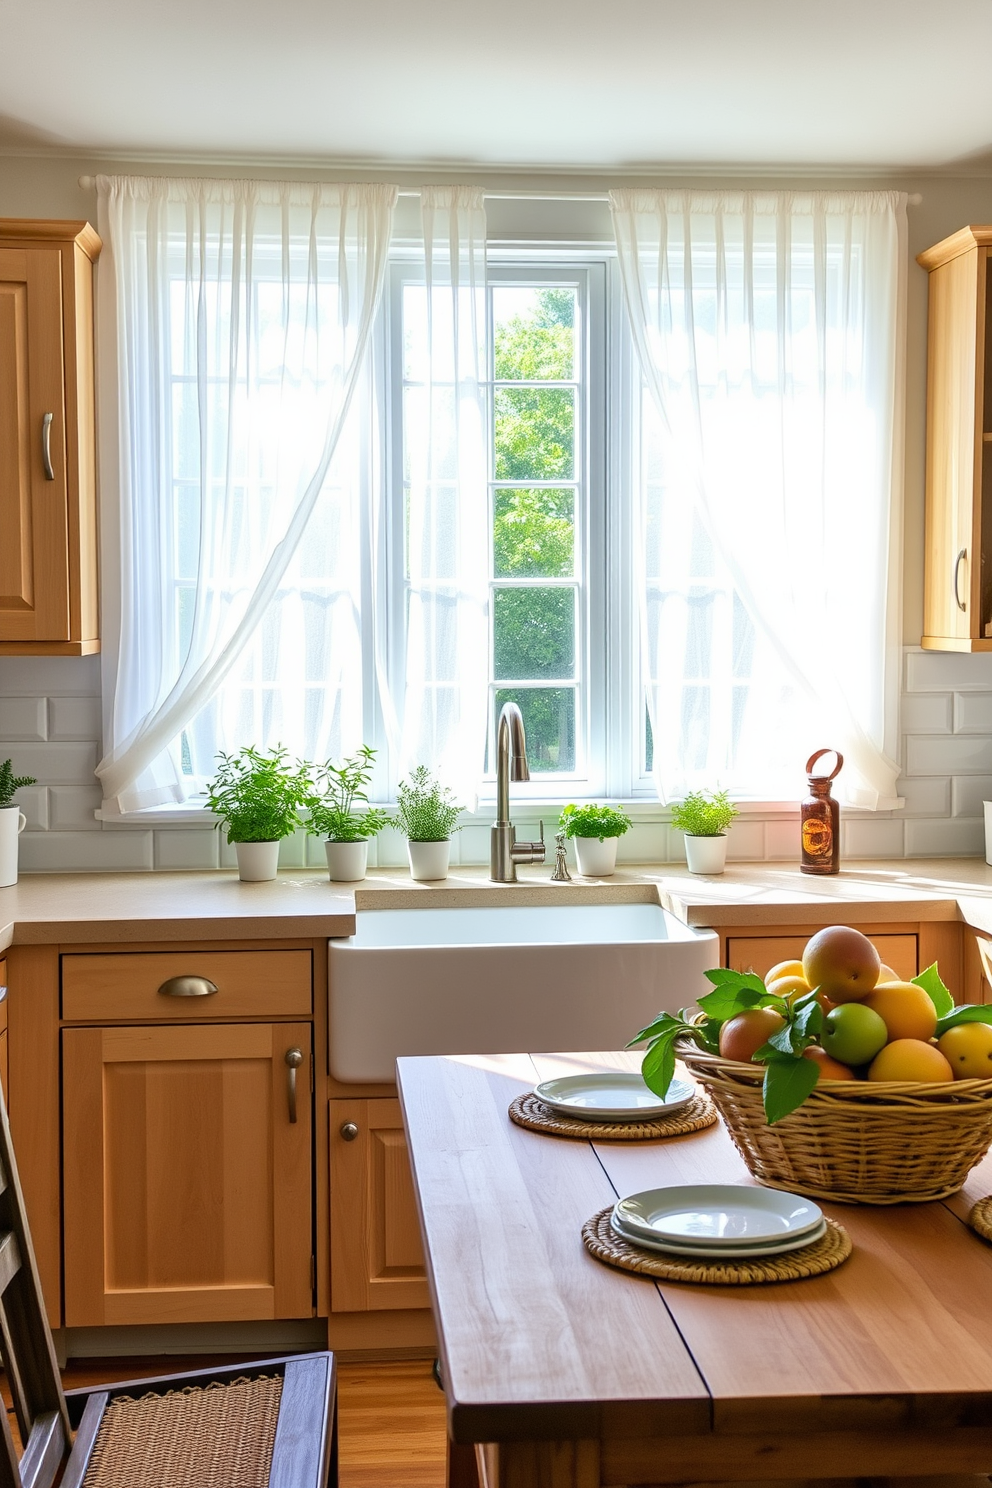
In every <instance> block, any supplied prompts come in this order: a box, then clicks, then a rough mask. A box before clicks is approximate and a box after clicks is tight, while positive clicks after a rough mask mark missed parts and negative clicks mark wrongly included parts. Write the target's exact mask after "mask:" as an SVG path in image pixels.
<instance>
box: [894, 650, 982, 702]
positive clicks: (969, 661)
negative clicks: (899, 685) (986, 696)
mask: <svg viewBox="0 0 992 1488" xmlns="http://www.w3.org/2000/svg"><path fill="white" fill-rule="evenodd" d="M906 691H907V692H992V652H988V651H978V652H976V653H975V654H974V655H971V654H969V653H967V652H961V651H909V652H908V653H907V655H906Z"/></svg>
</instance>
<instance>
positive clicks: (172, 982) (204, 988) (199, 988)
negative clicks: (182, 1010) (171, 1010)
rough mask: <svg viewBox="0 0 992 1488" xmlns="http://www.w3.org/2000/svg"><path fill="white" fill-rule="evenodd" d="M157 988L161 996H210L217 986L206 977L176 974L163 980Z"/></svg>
mask: <svg viewBox="0 0 992 1488" xmlns="http://www.w3.org/2000/svg"><path fill="white" fill-rule="evenodd" d="M158 990H159V995H160V996H161V997H212V996H213V995H214V993H215V992H216V991H217V987H216V985H215V983H214V982H208V981H207V979H206V977H201V976H177V977H170V978H169V980H168V981H167V982H163V983H162V985H161V987H159V989H158Z"/></svg>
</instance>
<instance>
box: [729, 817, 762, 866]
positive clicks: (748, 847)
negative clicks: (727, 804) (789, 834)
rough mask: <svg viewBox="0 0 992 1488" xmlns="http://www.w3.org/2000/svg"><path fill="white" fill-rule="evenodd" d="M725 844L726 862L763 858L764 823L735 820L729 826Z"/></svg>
mask: <svg viewBox="0 0 992 1488" xmlns="http://www.w3.org/2000/svg"><path fill="white" fill-rule="evenodd" d="M727 835H728V838H729V840H728V842H727V860H728V862H733V861H736V862H747V861H749V860H754V859H759V860H760V859H761V858H763V857H764V856H765V823H764V822H763V821H748V820H746V819H745V820H743V821H742V820H741V818H740V817H738V818H737V820H736V821H735V822H733V823H732V824H731V827H730V831H729V833H728V834H727Z"/></svg>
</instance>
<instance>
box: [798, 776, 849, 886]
mask: <svg viewBox="0 0 992 1488" xmlns="http://www.w3.org/2000/svg"><path fill="white" fill-rule="evenodd" d="M825 754H832V755H835V756H836V759H837V763H836V765H835V766H834V768H833V769H832V770H831V771H830V774H829V775H822V774H821V775H814V774H813V766H814V765H815V764H816V762H817V760H820V759H822V758H823V756H824V755H825ZM843 764H844V756H843V755H842V754H840V753H839V752H838V751H837V750H836V749H818V750H817V751H816V753H815V754H811V755H810V757H809V759H808V760H807V761H806V778H807V780H808V782H809V795H808V796H807V797H806V799H805V800H804V801H802V802H801V804H800V808H799V822H800V831H801V852H802V856H801V858H800V862H799V867H800V869H801V870H802V872H803V873H839V872H840V806H839V805H838V803H837V802H836V801H835V800H834V798H833V796H832V795H831V794H830V782H831V781H832V780H835V779H836V778H837V776H838V775H839V774H840V771H841V768H842V766H843Z"/></svg>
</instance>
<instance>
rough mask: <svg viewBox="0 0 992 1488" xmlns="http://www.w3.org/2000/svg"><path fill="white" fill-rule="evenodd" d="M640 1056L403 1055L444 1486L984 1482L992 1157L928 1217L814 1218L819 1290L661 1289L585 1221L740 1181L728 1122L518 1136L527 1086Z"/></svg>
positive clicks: (991, 1351) (835, 1209)
mask: <svg viewBox="0 0 992 1488" xmlns="http://www.w3.org/2000/svg"><path fill="white" fill-rule="evenodd" d="M638 1067H639V1056H637V1055H636V1054H627V1053H621V1054H585V1055H583V1054H533V1055H530V1054H520V1055H506V1056H479V1057H475V1056H464V1057H447V1058H440V1057H438V1058H406V1059H400V1060H399V1061H398V1079H399V1087H400V1096H401V1100H402V1104H403V1113H404V1121H405V1124H406V1131H407V1137H408V1141H409V1146H410V1157H411V1163H412V1169H413V1177H414V1186H415V1190H416V1195H417V1202H418V1205H419V1210H420V1218H421V1225H422V1231H423V1240H424V1249H425V1254H426V1259H427V1269H428V1275H429V1280H430V1287H431V1296H432V1300H433V1307H434V1317H435V1321H436V1324H437V1332H438V1339H439V1352H440V1363H441V1371H442V1376H443V1380H444V1389H445V1393H446V1397H447V1418H448V1435H449V1442H450V1455H449V1481H450V1483H451V1484H452V1485H453V1488H454V1485H459V1488H460V1485H462V1484H465V1483H469V1482H472V1481H474V1480H477V1481H481V1482H482V1483H483V1484H484V1485H485V1488H601V1485H609V1488H616V1485H635V1484H636V1485H644V1484H654V1483H657V1484H662V1483H679V1482H733V1481H747V1482H754V1481H759V1480H768V1481H771V1480H782V1479H806V1480H809V1479H824V1478H865V1477H891V1476H899V1477H926V1476H935V1475H943V1474H979V1473H982V1474H984V1473H990V1472H992V1245H989V1244H987V1243H986V1242H985V1241H983V1240H982V1239H980V1238H979V1237H978V1236H977V1235H976V1234H975V1233H974V1232H973V1231H972V1230H970V1229H969V1228H968V1226H967V1223H966V1221H967V1217H968V1214H969V1212H970V1209H971V1206H972V1204H973V1203H974V1202H975V1200H976V1199H978V1198H980V1197H984V1196H985V1195H986V1194H988V1193H992V1160H990V1159H988V1158H986V1159H985V1161H984V1162H983V1163H982V1164H980V1165H979V1166H978V1167H976V1168H975V1169H974V1170H973V1171H972V1173H971V1175H970V1178H969V1181H968V1183H967V1184H966V1185H965V1188H964V1189H963V1190H962V1191H961V1192H960V1193H959V1194H956V1195H954V1196H953V1197H952V1198H950V1199H947V1200H945V1201H944V1202H942V1203H928V1204H900V1205H894V1206H888V1207H874V1206H866V1205H847V1204H829V1203H825V1204H823V1206H822V1207H823V1208H824V1211H825V1212H826V1213H827V1214H828V1215H830V1216H832V1217H833V1218H835V1219H838V1220H840V1221H841V1223H842V1224H844V1225H845V1226H846V1228H847V1229H848V1231H849V1233H850V1235H851V1238H852V1240H853V1243H854V1249H853V1253H852V1255H851V1257H850V1258H849V1259H848V1260H847V1261H846V1262H845V1263H844V1264H843V1265H842V1266H840V1267H839V1268H838V1269H837V1270H835V1271H833V1272H831V1273H829V1274H827V1275H823V1276H819V1277H815V1278H811V1279H806V1280H800V1281H792V1282H785V1283H776V1284H772V1285H756V1286H743V1287H739V1286H699V1285H693V1284H687V1283H672V1282H667V1281H658V1280H655V1279H653V1278H650V1277H646V1276H639V1275H632V1274H629V1273H626V1272H622V1271H619V1270H616V1269H615V1268H613V1267H610V1266H607V1265H604V1264H603V1263H601V1262H600V1261H598V1260H596V1259H595V1258H594V1257H593V1256H592V1255H590V1254H589V1253H588V1252H587V1250H586V1249H585V1247H584V1245H583V1242H582V1238H581V1230H582V1225H583V1223H584V1222H585V1220H586V1219H588V1218H589V1217H590V1216H591V1215H592V1214H594V1213H596V1212H597V1211H598V1210H601V1209H603V1208H604V1207H605V1206H606V1205H610V1204H612V1203H614V1202H615V1200H616V1199H617V1198H618V1197H623V1196H625V1195H628V1194H631V1193H635V1192H637V1191H639V1190H643V1189H650V1188H658V1187H663V1186H666V1185H669V1184H679V1183H701V1182H703V1183H752V1182H753V1181H754V1180H753V1179H752V1178H751V1177H750V1175H749V1173H748V1172H747V1169H746V1168H745V1167H744V1164H743V1162H742V1160H741V1158H740V1157H739V1155H738V1153H737V1151H736V1149H735V1148H734V1146H733V1143H732V1141H731V1140H730V1137H729V1136H728V1134H727V1132H726V1130H725V1128H724V1126H723V1124H722V1122H718V1123H717V1124H716V1125H715V1126H713V1127H710V1128H709V1129H707V1130H705V1131H702V1132H696V1133H693V1134H691V1135H687V1136H682V1137H674V1138H667V1139H663V1140H656V1141H647V1142H631V1141H600V1140H590V1141H585V1140H574V1139H563V1138H558V1137H552V1136H545V1135H542V1134H538V1133H535V1132H532V1131H528V1130H524V1129H522V1128H520V1127H519V1126H516V1125H514V1124H513V1123H512V1122H511V1121H510V1119H509V1117H508V1115H507V1107H508V1106H509V1104H510V1102H511V1101H512V1100H513V1098H514V1097H515V1096H517V1095H519V1094H521V1093H522V1092H524V1091H527V1090H530V1089H532V1088H533V1086H534V1084H535V1082H537V1081H538V1080H544V1079H550V1078H553V1077H555V1076H558V1075H564V1074H571V1073H576V1072H579V1071H582V1070H590V1069H637V1068H638Z"/></svg>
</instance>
